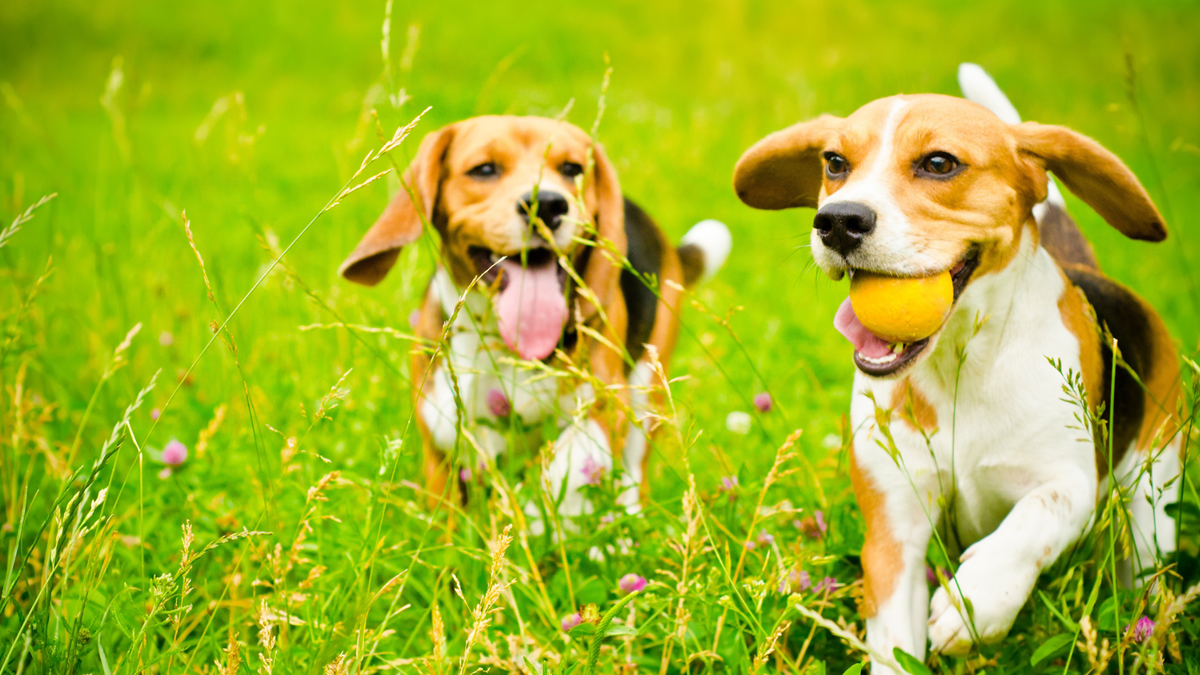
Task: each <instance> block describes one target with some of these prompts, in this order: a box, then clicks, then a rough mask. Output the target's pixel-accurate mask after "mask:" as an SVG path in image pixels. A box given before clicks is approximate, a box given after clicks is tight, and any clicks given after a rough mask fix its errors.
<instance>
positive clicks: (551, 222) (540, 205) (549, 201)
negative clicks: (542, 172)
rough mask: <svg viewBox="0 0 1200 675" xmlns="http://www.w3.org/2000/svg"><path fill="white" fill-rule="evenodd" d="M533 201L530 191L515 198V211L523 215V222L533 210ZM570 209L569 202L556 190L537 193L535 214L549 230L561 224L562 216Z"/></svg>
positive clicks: (527, 220)
mask: <svg viewBox="0 0 1200 675" xmlns="http://www.w3.org/2000/svg"><path fill="white" fill-rule="evenodd" d="M533 202H534V199H533V193H532V192H526V193H525V194H523V195H521V198H520V199H519V200H517V213H519V214H521V215H522V216H524V217H525V222H529V214H530V213H531V212H533V211H534V203H533ZM570 210H571V203H570V202H568V201H567V198H566V197H564V196H562V195H560V194H558V193H557V192H546V191H542V192H539V193H538V195H537V216H538V218H541V219H542V222H543V223H545V224H546V227H548V228H550V231H551V232H553V231H554V230H557V229H558V226H559V225H562V219H563V216H565V215H567V213H568V212H570Z"/></svg>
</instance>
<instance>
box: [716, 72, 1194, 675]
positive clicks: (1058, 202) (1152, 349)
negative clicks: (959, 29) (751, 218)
mask: <svg viewBox="0 0 1200 675" xmlns="http://www.w3.org/2000/svg"><path fill="white" fill-rule="evenodd" d="M960 81H961V82H962V84H963V89H964V92H966V93H967V95H968V97H969V98H972V99H975V100H978V101H981V102H982V103H984V104H986V105H981V104H980V103H975V102H972V101H970V100H964V99H960V98H955V97H951V96H942V95H933V94H927V95H916V96H904V95H901V96H892V97H890V98H884V99H880V100H877V101H873V102H871V103H868V104H867V105H865V106H863V107H862V108H859V109H858V110H857V111H855V112H854V113H853V114H851V115H850V116H848V117H846V118H844V119H842V118H837V117H832V116H828V115H826V116H821V117H819V118H817V119H815V120H812V121H808V122H802V123H800V124H796V125H794V126H792V127H789V128H787V129H784V130H782V131H778V132H776V133H773V134H771V135H769V136H767V137H766V138H764V139H763V140H761V141H760V142H758V143H757V144H756V145H754V146H753V147H752V148H750V149H749V150H748V151H746V153H745V154H744V155H742V157H741V159H740V160H739V161H738V163H737V167H736V170H735V174H734V188H735V190H736V191H737V194H738V196H739V197H740V198H741V199H742V201H744V202H745V203H746V204H748V205H750V206H752V207H755V208H759V209H787V208H794V207H815V208H817V212H816V216H815V218H814V221H813V229H812V235H811V244H812V254H813V257H814V258H815V259H816V262H817V264H818V266H820V268H821V269H822V271H824V272H825V274H826V275H828V276H829V277H830V278H831V279H835V280H836V279H841V278H843V277H845V276H851V277H853V275H855V274H859V273H863V274H869V275H886V276H888V277H893V278H898V279H901V280H903V279H916V278H929V277H934V276H936V275H942V274H945V273H947V272H948V273H949V274H950V281H951V283H952V300H951V301H950V303H949V305H948V306H949V309H948V310H947V311H946V314H945V319H944V321H943V322H941V324H940V326H939V327H937V328H936V329H935V330H934V331H933V332H932V333H931V334H928V335H925V336H923V337H920V338H919V339H912V340H911V341H908V342H889V341H888V340H886V339H884V338H881V337H879V336H877V335H875V334H873V333H872V332H871V331H869V330H867V329H866V328H865V327H864V326H863V322H862V321H860V320H859V318H858V316H857V315H856V314H855V308H854V303H853V302H852V301H851V299H850V298H848V299H847V300H846V302H845V303H844V304H843V305H842V306H841V308H840V309H839V310H838V312H837V317H836V318H835V321H834V322H835V326H836V328H837V330H838V331H840V332H841V333H842V334H843V335H844V336H845V337H846V339H847V340H848V341H849V342H850V343H851V344H852V345H853V348H854V364H855V366H856V372H855V380H854V390H853V398H852V402H851V408H850V422H851V427H852V434H853V436H852V446H851V450H850V475H851V480H852V483H853V487H854V492H855V496H856V498H857V501H858V504H859V507H860V508H861V510H862V514H863V518H864V520H865V522H866V528H867V529H866V538H865V543H864V544H863V550H862V566H863V573H864V577H865V589H864V598H863V602H862V607H861V608H862V610H863V614H864V616H865V617H866V624H867V643H868V644H869V645H870V646H871V647H872V648H874V649H875V650H877V651H878V652H880V653H882V654H886V655H888V656H890V655H891V654H892V652H893V649H895V648H897V647H898V648H900V649H902V650H904V651H906V652H908V653H909V654H912V655H914V656H916V657H918V658H922V659H923V658H924V656H925V652H926V640H927V639H928V642H929V646H930V648H931V649H932V650H933V651H935V652H941V653H947V654H954V655H961V654H964V653H966V652H968V651H969V650H970V649H971V646H972V644H973V643H975V642H977V641H978V642H983V643H990V642H995V641H998V640H1000V639H1002V638H1003V637H1004V635H1005V634H1006V633H1007V632H1008V630H1009V628H1010V627H1011V626H1012V624H1013V621H1014V619H1015V618H1016V616H1017V614H1018V612H1019V611H1020V609H1021V607H1022V606H1023V605H1024V604H1025V602H1026V599H1027V598H1028V597H1029V595H1030V593H1031V591H1032V589H1033V587H1034V584H1035V582H1036V580H1037V577H1038V575H1039V573H1040V572H1041V571H1042V570H1043V569H1045V568H1046V567H1047V566H1048V565H1050V564H1051V563H1053V562H1054V561H1055V559H1056V558H1058V557H1059V555H1060V554H1062V553H1063V552H1064V551H1065V550H1067V548H1068V547H1069V546H1070V545H1071V544H1072V543H1073V542H1075V541H1076V540H1077V539H1079V537H1080V536H1081V534H1082V533H1083V532H1084V530H1085V528H1086V527H1087V526H1088V523H1089V521H1090V520H1091V519H1092V517H1093V514H1094V512H1095V511H1096V508H1097V502H1098V498H1099V497H1098V495H1099V494H1101V489H1100V486H1102V485H1106V484H1107V481H1109V480H1110V479H1115V480H1117V481H1119V482H1120V483H1121V484H1123V485H1124V486H1126V487H1127V488H1128V497H1129V502H1128V505H1127V506H1128V509H1129V512H1130V519H1129V520H1130V524H1131V528H1132V533H1131V534H1132V540H1133V547H1132V551H1131V552H1130V553H1131V559H1130V560H1127V561H1125V563H1124V568H1125V571H1124V576H1125V578H1126V581H1127V582H1132V581H1133V580H1135V579H1136V578H1138V577H1139V572H1141V571H1142V570H1143V569H1145V568H1148V567H1152V566H1153V565H1154V564H1155V561H1156V560H1157V559H1159V557H1160V556H1161V555H1163V554H1166V553H1169V552H1171V551H1172V550H1173V549H1174V547H1175V530H1174V523H1173V521H1172V520H1171V519H1170V518H1169V517H1168V516H1167V514H1166V512H1165V510H1164V507H1165V506H1166V505H1167V504H1169V503H1171V502H1174V501H1175V500H1176V498H1177V497H1176V495H1177V493H1178V489H1179V486H1178V483H1177V481H1176V480H1175V479H1176V477H1177V476H1178V473H1179V470H1180V457H1179V452H1180V438H1179V433H1178V428H1177V425H1178V416H1177V413H1176V406H1177V404H1178V398H1179V395H1180V393H1179V366H1178V357H1177V354H1176V350H1175V347H1174V344H1173V342H1172V340H1171V337H1170V336H1169V335H1168V333H1167V330H1166V327H1165V326H1164V325H1163V322H1162V320H1161V319H1160V318H1159V316H1158V315H1157V314H1156V313H1155V312H1154V310H1153V309H1152V308H1151V307H1150V306H1149V305H1147V304H1146V303H1145V302H1144V301H1142V300H1141V299H1139V298H1138V297H1137V296H1136V295H1134V294H1133V293H1132V292H1131V291H1129V290H1128V289H1126V288H1125V287H1123V286H1121V285H1120V284H1118V283H1117V282H1115V281H1113V280H1111V279H1109V278H1107V277H1106V276H1104V275H1103V274H1102V273H1101V272H1100V270H1099V268H1098V266H1097V264H1096V260H1095V257H1094V255H1093V254H1092V249H1091V246H1090V245H1089V244H1088V242H1087V240H1086V239H1084V237H1083V235H1082V233H1081V232H1080V231H1079V229H1078V228H1077V227H1076V225H1075V223H1074V222H1073V221H1072V220H1071V219H1070V217H1069V216H1068V215H1067V214H1066V211H1065V210H1064V204H1063V201H1062V198H1061V195H1059V194H1058V193H1057V190H1056V188H1055V187H1054V183H1053V181H1052V180H1051V179H1050V178H1049V177H1048V175H1047V172H1053V174H1054V175H1055V176H1056V177H1057V178H1058V179H1059V180H1061V181H1062V182H1063V184H1065V185H1066V187H1067V188H1068V189H1069V190H1070V191H1071V192H1073V193H1074V194H1075V195H1076V196H1078V197H1079V198H1080V199H1082V200H1083V201H1084V202H1086V203H1087V204H1088V205H1089V206H1091V207H1092V208H1093V209H1095V210H1096V212H1097V213H1098V214H1099V215H1100V216H1102V217H1103V218H1104V220H1105V221H1107V222H1108V223H1109V224H1110V225H1112V226H1113V227H1115V228H1116V229H1117V230H1119V231H1120V232H1121V233H1123V234H1124V235H1126V236H1127V237H1129V238H1131V239H1136V240H1142V241H1161V240H1163V239H1164V238H1165V237H1166V236H1167V229H1166V226H1165V224H1164V223H1163V219H1162V216H1161V215H1160V214H1159V212H1158V209H1157V208H1155V206H1154V204H1153V203H1152V202H1151V200H1150V197H1149V196H1148V195H1147V194H1146V191H1145V189H1143V188H1142V186H1141V184H1139V183H1138V180H1137V178H1135V177H1134V175H1133V173H1132V172H1131V171H1130V170H1129V169H1128V168H1127V167H1126V166H1125V165H1124V164H1123V163H1122V162H1121V160H1120V159H1118V158H1117V157H1116V156H1115V155H1113V153H1111V152H1109V151H1108V150H1106V149H1104V148H1103V147H1101V146H1100V144H1098V143H1096V142H1095V141H1093V140H1091V139H1090V138H1087V137H1085V136H1083V135H1081V134H1079V133H1076V132H1074V131H1071V130H1070V129H1066V128H1064V127H1060V126H1049V125H1043V124H1036V123H1033V122H1025V123H1020V119H1019V118H1018V117H1017V113H1016V110H1015V109H1013V108H1012V106H1011V104H1009V103H1008V100H1007V99H1006V98H1005V97H1004V95H1003V93H1002V92H1001V91H1000V90H999V89H998V88H997V87H996V86H995V83H994V82H992V80H991V78H990V77H988V75H987V74H986V73H985V72H983V70H982V69H981V68H979V67H978V66H974V65H971V64H964V66H963V68H962V69H961V70H960ZM994 111H995V112H994ZM1048 196H1049V199H1047V197H1048ZM894 309H895V311H897V312H899V311H903V310H904V308H903V307H896V308H894ZM1109 336H1111V337H1109ZM1114 342H1115V344H1116V350H1117V354H1118V355H1119V357H1120V358H1119V360H1118V359H1116V358H1114V350H1113V344H1114ZM1126 365H1127V366H1128V368H1126ZM1068 379H1069V380H1071V381H1072V383H1073V384H1075V385H1076V389H1077V390H1078V389H1082V390H1085V391H1086V394H1081V395H1080V402H1073V401H1071V400H1070V396H1067V395H1064V385H1068V382H1067V380H1068ZM1080 383H1081V384H1082V386H1081V387H1080V386H1078V385H1079V384H1080ZM1083 405H1086V406H1087V408H1088V409H1089V411H1090V414H1089V415H1081V412H1082V406H1083ZM1081 418H1082V419H1089V420H1095V419H1103V420H1105V422H1106V423H1107V421H1108V420H1110V419H1111V428H1109V429H1108V432H1109V433H1108V434H1107V436H1105V435H1103V434H1099V433H1097V432H1096V430H1095V429H1094V428H1088V429H1081V428H1080V427H1082V426H1087V425H1085V424H1081V422H1080V421H1079V419H1081ZM1110 447H1111V453H1110V452H1109V448H1110ZM1103 492H1104V493H1105V494H1106V493H1107V492H1108V490H1107V489H1105V490H1104V491H1103ZM934 528H937V532H938V534H939V535H940V536H939V538H938V541H939V542H941V543H942V544H944V545H945V546H946V548H947V549H948V553H949V554H950V555H952V556H954V555H960V554H961V555H960V557H959V560H960V562H961V565H960V566H959V567H958V569H957V572H956V573H955V575H954V577H953V579H952V580H950V581H949V582H944V583H942V584H940V588H938V589H937V591H936V592H935V593H934V594H933V598H932V601H931V600H930V597H929V587H928V585H927V582H926V576H925V565H926V563H925V556H926V552H927V549H928V547H929V545H930V540H931V537H932V536H933V535H934V532H935V529H934ZM935 545H941V544H935ZM964 597H965V599H966V600H967V601H969V602H964V601H963V599H964ZM875 668H876V670H875V672H876V673H880V672H887V673H890V672H892V671H891V670H890V669H889V668H888V666H887V665H885V664H876V666H875Z"/></svg>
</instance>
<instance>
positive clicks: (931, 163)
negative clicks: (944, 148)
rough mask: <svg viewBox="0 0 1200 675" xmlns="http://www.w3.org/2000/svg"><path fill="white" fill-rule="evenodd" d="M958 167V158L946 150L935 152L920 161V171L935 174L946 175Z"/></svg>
mask: <svg viewBox="0 0 1200 675" xmlns="http://www.w3.org/2000/svg"><path fill="white" fill-rule="evenodd" d="M958 167H959V163H958V159H957V158H956V157H955V156H954V155H951V154H950V153H948V152H935V153H933V154H931V155H929V156H927V157H926V158H925V159H924V160H922V161H921V171H922V172H924V173H930V174H933V175H935V176H948V175H950V174H951V173H954V170H955V169H957V168H958Z"/></svg>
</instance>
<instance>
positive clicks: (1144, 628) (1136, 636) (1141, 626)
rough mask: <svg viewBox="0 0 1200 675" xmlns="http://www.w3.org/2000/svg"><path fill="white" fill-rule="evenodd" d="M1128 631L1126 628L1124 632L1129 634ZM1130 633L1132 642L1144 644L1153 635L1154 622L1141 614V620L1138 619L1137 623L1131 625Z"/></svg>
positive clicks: (1127, 627)
mask: <svg viewBox="0 0 1200 675" xmlns="http://www.w3.org/2000/svg"><path fill="white" fill-rule="evenodd" d="M1130 631H1131V629H1130V628H1129V626H1126V627H1125V632H1126V633H1129V632H1130ZM1132 632H1133V641H1134V642H1136V643H1138V644H1141V643H1143V642H1145V641H1146V640H1148V639H1150V636H1151V635H1153V634H1154V620H1153V619H1151V618H1150V617H1148V616H1146V615H1144V614H1143V615H1142V618H1140V619H1138V620H1137V623H1135V624H1133V628H1132Z"/></svg>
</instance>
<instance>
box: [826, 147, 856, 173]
mask: <svg viewBox="0 0 1200 675" xmlns="http://www.w3.org/2000/svg"><path fill="white" fill-rule="evenodd" d="M823 156H824V157H825V173H827V174H829V177H830V178H841V177H842V176H844V175H845V174H846V172H847V171H849V170H850V162H847V161H846V158H845V157H842V156H841V155H839V154H837V153H836V152H827V153H825V154H824V155H823Z"/></svg>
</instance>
